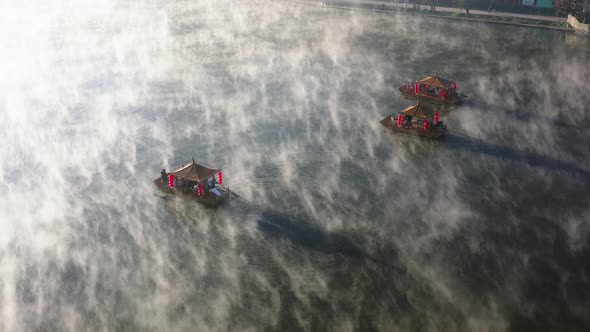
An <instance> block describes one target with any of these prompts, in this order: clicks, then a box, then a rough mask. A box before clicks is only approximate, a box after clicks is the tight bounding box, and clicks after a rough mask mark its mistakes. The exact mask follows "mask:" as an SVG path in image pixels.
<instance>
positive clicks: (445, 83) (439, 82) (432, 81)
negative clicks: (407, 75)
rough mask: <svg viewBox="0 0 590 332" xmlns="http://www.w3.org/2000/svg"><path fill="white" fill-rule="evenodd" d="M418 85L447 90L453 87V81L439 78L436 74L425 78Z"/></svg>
mask: <svg viewBox="0 0 590 332" xmlns="http://www.w3.org/2000/svg"><path fill="white" fill-rule="evenodd" d="M417 83H418V84H420V85H429V86H434V87H437V88H445V89H448V88H450V87H452V86H453V82H452V81H449V80H446V79H444V78H442V77H440V76H438V73H434V75H433V76H427V77H424V78H423V79H421V80H418V82H417Z"/></svg>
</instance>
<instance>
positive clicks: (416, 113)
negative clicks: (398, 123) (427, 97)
mask: <svg viewBox="0 0 590 332" xmlns="http://www.w3.org/2000/svg"><path fill="white" fill-rule="evenodd" d="M430 113H431V112H430V111H429V110H428V109H426V108H425V107H423V106H422V105H420V101H418V102H417V103H416V105H412V106H410V107H408V108H406V109H405V110H403V111H401V114H403V115H410V116H413V117H415V118H420V119H428V118H429V117H428V116H427V114H430Z"/></svg>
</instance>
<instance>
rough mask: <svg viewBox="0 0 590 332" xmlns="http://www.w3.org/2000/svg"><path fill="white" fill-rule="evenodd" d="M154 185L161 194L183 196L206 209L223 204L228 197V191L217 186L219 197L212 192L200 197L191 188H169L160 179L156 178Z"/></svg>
mask: <svg viewBox="0 0 590 332" xmlns="http://www.w3.org/2000/svg"><path fill="white" fill-rule="evenodd" d="M154 184H155V185H156V187H157V188H158V190H160V191H161V192H164V193H166V194H175V195H179V196H184V197H187V198H190V199H191V200H194V201H197V202H199V203H201V204H203V205H205V206H208V207H213V208H214V207H217V206H219V205H221V204H222V203H223V202H225V201H226V200H227V199H228V198H229V197H230V194H231V193H230V192H229V190H227V189H225V188H223V187H220V186H218V185H216V186H215V188H217V190H219V192H220V193H221V196H219V197H218V196H216V195H215V194H213V193H212V192H205V193H204V194H203V196H200V195H199V194H198V193H197V192H196V190H194V189H191V188H170V187H169V186H168V183H164V182H163V181H162V179H161V178H157V179H155V180H154Z"/></svg>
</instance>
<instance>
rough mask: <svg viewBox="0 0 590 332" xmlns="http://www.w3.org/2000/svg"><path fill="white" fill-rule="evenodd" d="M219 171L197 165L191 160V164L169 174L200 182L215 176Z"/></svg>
mask: <svg viewBox="0 0 590 332" xmlns="http://www.w3.org/2000/svg"><path fill="white" fill-rule="evenodd" d="M219 171H220V170H218V169H214V168H210V167H207V166H203V165H199V164H197V163H196V162H195V159H194V158H193V160H192V162H191V163H189V164H188V165H184V166H182V167H180V168H179V169H177V170H175V171H173V172H171V173H170V174H174V176H176V177H179V178H184V179H186V180H191V181H195V182H201V181H202V180H205V179H207V178H208V177H211V176H213V175H215V174H216V173H217V172H219Z"/></svg>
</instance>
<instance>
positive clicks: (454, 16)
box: [292, 0, 574, 32]
mask: <svg viewBox="0 0 590 332" xmlns="http://www.w3.org/2000/svg"><path fill="white" fill-rule="evenodd" d="M292 2H296V3H299V4H302V5H306V6H315V7H326V8H333V9H341V10H356V11H365V12H376V13H385V14H404V15H411V16H422V17H430V18H440V19H447V20H459V21H472V22H480V23H492V24H502V25H511V26H518V27H524V28H538V29H546V30H554V31H564V32H574V30H573V29H572V28H569V27H567V26H566V27H560V26H552V25H548V24H534V23H524V22H515V21H513V20H515V19H516V20H530V21H533V19H531V18H528V17H522V16H517V15H516V14H514V15H511V17H506V16H500V15H498V16H492V17H498V18H500V17H503V18H505V20H496V19H488V18H482V17H477V16H478V14H472V16H473V17H465V16H459V15H465V13H464V11H465V10H464V9H459V8H455V9H456V10H457V11H454V12H448V11H447V12H446V13H445V12H443V11H435V13H437V14H433V13H432V12H429V11H426V10H423V11H422V12H421V13H417V12H415V11H413V10H412V9H411V8H408V10H404V9H403V8H402V7H401V6H397V5H394V4H391V3H390V4H385V2H383V5H384V6H385V8H379V7H380V6H375V5H371V4H365V5H364V6H363V5H362V4H361V5H360V6H359V5H355V4H351V5H343V4H333V3H328V2H321V1H305V0H303V1H302V0H292ZM424 8H430V7H429V6H424ZM400 9H401V10H400ZM472 11H475V10H472ZM462 12H463V13H462ZM449 13H450V14H449ZM545 22H549V21H545ZM552 22H553V23H563V24H567V23H565V21H563V22H562V21H552Z"/></svg>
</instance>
